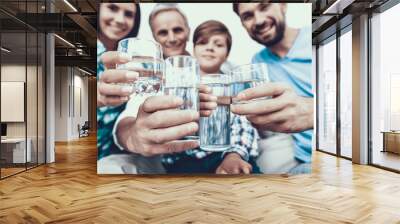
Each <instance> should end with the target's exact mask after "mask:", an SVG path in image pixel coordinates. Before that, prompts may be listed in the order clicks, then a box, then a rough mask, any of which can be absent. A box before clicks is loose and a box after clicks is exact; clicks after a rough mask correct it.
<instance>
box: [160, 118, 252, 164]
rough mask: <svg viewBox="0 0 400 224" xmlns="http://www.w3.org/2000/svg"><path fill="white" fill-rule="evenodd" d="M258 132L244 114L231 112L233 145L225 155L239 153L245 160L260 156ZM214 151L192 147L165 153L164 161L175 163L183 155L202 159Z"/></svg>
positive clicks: (223, 154)
mask: <svg viewBox="0 0 400 224" xmlns="http://www.w3.org/2000/svg"><path fill="white" fill-rule="evenodd" d="M258 139H259V135H258V132H257V130H256V129H255V128H253V126H252V125H251V124H250V122H249V121H248V120H247V119H246V117H244V116H239V115H235V114H232V113H231V145H232V147H231V148H230V149H229V150H226V151H224V152H223V153H222V157H224V156H225V155H226V154H227V153H231V152H235V153H238V154H239V155H240V156H241V157H242V158H243V159H244V160H246V161H248V160H249V157H250V156H252V157H256V156H258V144H257V141H258ZM211 153H213V152H207V151H204V150H202V149H199V148H197V149H191V150H187V151H185V152H182V153H176V154H165V155H164V156H163V159H162V162H163V163H164V164H173V163H174V162H175V161H177V160H179V159H180V158H181V157H182V156H184V155H187V156H191V157H196V158H197V159H202V158H204V157H206V156H207V155H209V154H211Z"/></svg>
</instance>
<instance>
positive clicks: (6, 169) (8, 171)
mask: <svg viewBox="0 0 400 224" xmlns="http://www.w3.org/2000/svg"><path fill="white" fill-rule="evenodd" d="M1 166H2V168H1V178H5V177H7V176H10V175H13V174H16V173H19V172H21V171H24V170H26V168H25V164H1ZM35 166H36V163H27V164H26V167H27V168H28V169H30V168H31V167H35Z"/></svg>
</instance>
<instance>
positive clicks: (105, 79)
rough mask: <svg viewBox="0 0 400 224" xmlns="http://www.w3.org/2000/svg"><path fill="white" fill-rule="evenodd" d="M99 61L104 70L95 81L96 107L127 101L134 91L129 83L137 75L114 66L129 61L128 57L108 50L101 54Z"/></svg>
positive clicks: (116, 104) (115, 104)
mask: <svg viewBox="0 0 400 224" xmlns="http://www.w3.org/2000/svg"><path fill="white" fill-rule="evenodd" d="M101 61H102V62H103V64H104V66H105V68H106V70H105V71H104V72H103V74H101V76H100V79H99V80H98V83H97V107H102V106H119V105H121V104H123V103H125V102H127V101H128V100H129V96H130V95H131V94H132V93H133V91H134V88H133V85H131V84H132V83H133V82H134V81H135V80H136V79H137V78H138V76H139V75H138V74H137V73H136V72H134V71H127V70H120V69H118V70H117V69H115V66H116V65H117V64H123V63H126V62H129V61H130V57H129V56H128V55H126V54H121V53H119V52H117V51H108V52H105V53H104V54H103V55H102V56H101ZM118 84H121V85H118ZM124 84H126V85H124Z"/></svg>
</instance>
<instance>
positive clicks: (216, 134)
mask: <svg viewBox="0 0 400 224" xmlns="http://www.w3.org/2000/svg"><path fill="white" fill-rule="evenodd" d="M201 84H204V85H207V86H208V87H210V88H211V89H212V94H213V95H214V96H216V97H217V108H216V109H214V110H213V112H212V113H211V115H210V116H209V117H201V118H200V134H199V135H200V148H201V149H203V150H205V151H212V152H218V151H224V150H227V149H229V148H230V147H231V124H230V116H231V110H230V104H231V88H230V76H229V75H226V74H207V75H202V76H201Z"/></svg>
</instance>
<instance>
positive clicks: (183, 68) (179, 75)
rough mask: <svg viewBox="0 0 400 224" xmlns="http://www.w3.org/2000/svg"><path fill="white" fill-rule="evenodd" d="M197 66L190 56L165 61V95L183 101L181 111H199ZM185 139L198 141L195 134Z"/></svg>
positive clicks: (180, 56) (174, 57) (170, 58)
mask: <svg viewBox="0 0 400 224" xmlns="http://www.w3.org/2000/svg"><path fill="white" fill-rule="evenodd" d="M199 74H200V73H199V64H198V63H197V61H196V59H195V58H193V57H190V56H183V55H179V56H173V57H169V58H167V59H166V60H165V79H164V83H163V88H164V93H165V95H172V96H178V97H180V98H182V99H183V105H182V106H181V108H180V109H181V110H194V111H199V88H198V85H199V81H200V79H199ZM185 139H198V136H197V134H195V135H193V136H187V137H186V138H185Z"/></svg>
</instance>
